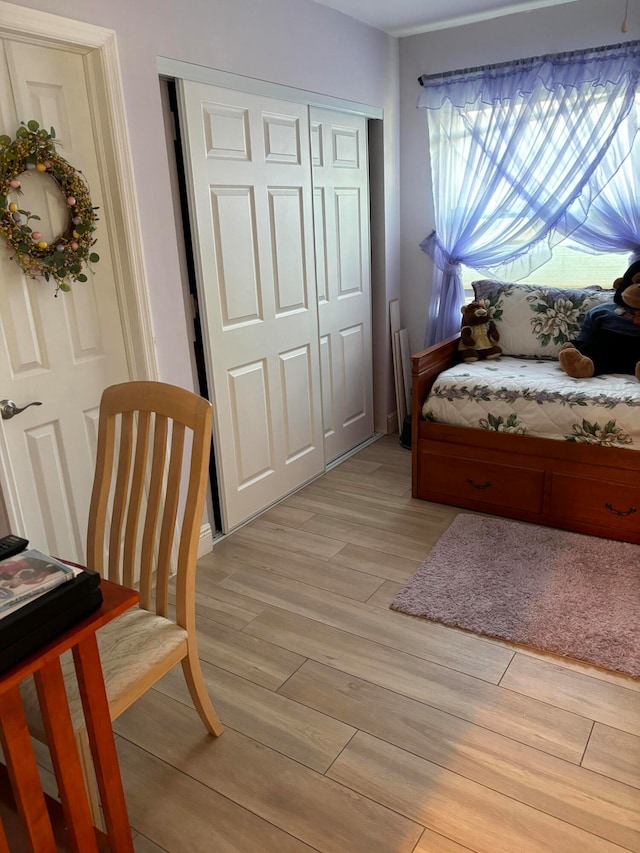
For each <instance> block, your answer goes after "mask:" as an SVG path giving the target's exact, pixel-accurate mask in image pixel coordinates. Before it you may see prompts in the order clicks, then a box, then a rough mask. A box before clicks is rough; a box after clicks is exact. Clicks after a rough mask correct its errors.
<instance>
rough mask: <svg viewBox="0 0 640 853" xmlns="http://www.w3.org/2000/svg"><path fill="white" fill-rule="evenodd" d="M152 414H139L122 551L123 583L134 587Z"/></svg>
mask: <svg viewBox="0 0 640 853" xmlns="http://www.w3.org/2000/svg"><path fill="white" fill-rule="evenodd" d="M150 421H151V414H150V412H139V413H138V418H137V425H136V436H135V442H136V449H135V455H134V460H133V474H132V476H131V488H130V490H129V502H128V506H127V524H126V527H125V532H124V544H123V551H122V583H123V584H124V585H125V586H129V587H132V586H133V585H134V584H135V571H136V563H137V556H138V531H139V529H140V518H141V515H142V512H143V501H144V486H145V477H146V471H147V459H148V456H149V429H150Z"/></svg>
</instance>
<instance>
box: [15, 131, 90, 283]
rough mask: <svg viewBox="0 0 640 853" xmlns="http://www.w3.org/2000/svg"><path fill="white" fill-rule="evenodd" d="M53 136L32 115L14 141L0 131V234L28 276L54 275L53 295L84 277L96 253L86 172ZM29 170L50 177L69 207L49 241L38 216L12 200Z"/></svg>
mask: <svg viewBox="0 0 640 853" xmlns="http://www.w3.org/2000/svg"><path fill="white" fill-rule="evenodd" d="M55 135H56V134H55V130H54V129H53V128H51V130H50V131H46V130H45V129H44V128H41V127H40V125H39V124H38V122H37V121H34V120H31V121H29V122H27V123H26V124H25V123H24V122H22V123H21V126H20V127H19V128H18V130H17V132H16V138H15V139H14V140H12V139H11V138H10V137H8V136H0V233H2V234H4V236H5V237H6V238H7V245H8V247H9V250H10V251H11V252H12V255H11V257H12V260H14V261H16V263H18V265H19V266H20V267H21V268H22V270H23V271H24V273H25V274H26V275H28V276H29V277H30V278H36V277H38V276H43V277H44V279H45V280H46V281H50V280H51V279H53V280H54V281H55V283H56V291H55V295H56V296H57V295H58V291H59V290H62V291H65V292H66V291H69V290H71V284H70V283H71V282H74V281H81V282H85V281H87V280H88V279H87V276H86V275H85V274H84V272H83V269H84V267H85V266H89V265H90V264H95V263H97V262H98V261H99V260H100V257H99V255H97V254H96V253H95V252H92V251H91V247H92V246H93V245H94V243H95V242H96V241H95V239H94V238H93V236H92V235H93V232H94V231H95V229H96V225H95V223H96V221H97V216H96V210H97V209H98V208H96V207H93V205H92V204H91V197H90V195H89V186H88V184H87V181H86V179H85V177H84V175H83V174H82V173H81V172H79V171H77V170H76V169H74V168H73V166H71V165H70V164H69V163H67V161H66V160H65V159H64V158H62V157H61V156H60V155H59V154H58V153H57V151H56V148H55V146H56V144H57V143H56V141H55ZM33 170H35V171H37V172H42V173H46V174H48V175H50V176H51V177H52V178H53V180H54V181H55V183H56V184H57V186H58V188H59V189H60V192H61V193H62V195H63V197H64V200H65V202H66V203H67V206H68V210H69V214H68V221H67V225H66V227H65V229H64V231H63V232H62V234H60V235H59V236H58V237H56V238H55V240H53V241H52V242H51V244H49V243H47V242H46V240H43V239H42V234H41V233H40V231H38V230H36V229H37V226H36V228H35V229H34V227H33V226H32V224H31V223H33V222H36V221H39V220H40V217H39V216H37V215H36V214H35V213H31V212H30V211H28V210H21V209H20V207H19V205H18V204H17V202H16V201H12V200H11V196H12V195H14V194H20V193H21V192H22V190H21V188H20V187H21V178H22V176H23V174H25V173H26V174H27V175H28V174H29V172H30V171H33Z"/></svg>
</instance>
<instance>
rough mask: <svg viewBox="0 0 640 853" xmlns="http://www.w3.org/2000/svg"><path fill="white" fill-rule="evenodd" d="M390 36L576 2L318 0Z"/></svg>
mask: <svg viewBox="0 0 640 853" xmlns="http://www.w3.org/2000/svg"><path fill="white" fill-rule="evenodd" d="M318 2H319V3H322V4H323V5H324V6H331V8H332V9H337V10H338V11H340V12H344V14H345V15H349V17H351V18H355V19H356V20H358V21H363V22H364V23H366V24H370V25H371V26H373V27H376V28H377V29H379V30H384V31H385V32H388V33H390V34H391V35H394V36H409V35H415V34H416V33H424V32H427V31H429V30H442V29H446V28H447V27H451V26H460V25H461V24H472V23H475V22H476V21H484V20H487V19H489V18H497V17H499V16H501V15H511V14H513V13H515V12H528V11H531V10H532V9H540V8H542V7H544V6H556V5H558V4H560V3H574V2H576V0H318Z"/></svg>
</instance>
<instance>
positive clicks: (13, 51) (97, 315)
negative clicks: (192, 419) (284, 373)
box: [0, 40, 129, 562]
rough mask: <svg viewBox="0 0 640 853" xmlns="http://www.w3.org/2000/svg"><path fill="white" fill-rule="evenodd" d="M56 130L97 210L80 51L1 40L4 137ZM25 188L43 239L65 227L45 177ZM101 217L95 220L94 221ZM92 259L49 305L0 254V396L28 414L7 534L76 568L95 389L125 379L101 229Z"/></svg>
mask: <svg viewBox="0 0 640 853" xmlns="http://www.w3.org/2000/svg"><path fill="white" fill-rule="evenodd" d="M30 119H36V121H38V122H39V123H40V124H41V125H42V126H44V127H47V128H49V127H51V126H53V127H54V128H55V130H56V136H57V138H58V140H59V141H60V145H59V147H58V150H59V152H60V154H61V156H62V157H64V158H65V159H66V160H68V161H69V162H70V163H71V165H72V166H74V168H76V169H79V170H81V171H82V172H83V173H84V175H85V176H86V177H87V179H88V181H89V185H90V188H91V197H92V200H93V203H94V204H95V205H97V206H98V207H102V192H101V187H100V176H99V172H98V165H97V158H96V154H95V143H94V137H93V131H92V119H91V111H90V103H89V96H88V88H87V82H86V78H85V69H84V63H83V58H82V56H81V55H79V54H77V53H72V52H66V51H63V50H59V49H53V48H46V47H42V46H35V45H30V44H26V43H22V42H14V41H9V40H6V41H4V42H2V54H1V56H0V125H1V132H2V133H6V134H7V135H9V136H11V137H13V135H14V133H15V131H16V129H17V127H18V125H19V122H20V121H25V122H26V121H28V120H30ZM42 177H43V176H34V174H33V173H30V175H29V177H28V178H25V179H24V181H23V186H24V187H25V190H26V192H28V200H25V202H24V203H25V205H26V204H27V203H28V205H29V207H28V209H30V210H31V211H32V212H36V211H37V213H38V214H39V215H40V216H41V217H42V223H39V225H40V230H41V231H42V233H43V236H44V237H45V239H46V238H47V236H48V237H49V238H50V239H52V238H55V236H56V235H57V234H58V233H60V231H61V230H62V224H63V223H64V222H65V221H66V210H65V205H64V203H63V201H62V199H61V198H60V194H59V192H58V191H57V189H56V188H55V187H53V186H51V184H50V183H49V186H47V183H48V182H50V179H49V178H45V179H43V180H40V178H42ZM98 215H100V214H98ZM96 236H97V239H98V243H97V245H96V250H97V251H98V253H99V255H100V262H99V263H98V264H97V265H96V266H95V276H92V275H91V274H90V273H89V274H88V275H89V282H87V283H86V284H84V285H83V284H80V283H79V284H76V285H74V286H73V289H72V292H71V293H61V294H60V295H59V296H58V297H57V298H54V286H53V285H52V284H50V283H46V282H44V280H40V279H38V280H30V279H27V278H26V277H25V276H24V275H23V274H22V272H21V271H20V269H19V267H18V266H17V265H16V264H15V262H13V261H11V260H10V252H9V251H7V250H5V248H4V246H3V247H0V248H1V251H0V349H1V352H2V355H1V357H0V398H7V399H11V400H13V401H15V403H16V404H17V405H18V406H23V405H25V404H26V403H30V402H32V401H34V400H37V401H40V402H41V403H42V405H41V406H37V407H35V406H34V407H32V408H28V409H27V410H26V411H25V412H23V413H22V414H20V415H17V416H15V417H13V418H12V419H11V420H2V421H1V422H0V423H1V426H0V440H1V442H2V454H1V458H2V464H3V468H4V471H3V472H2V474H3V477H2V484H3V490H4V492H5V500H6V503H7V514H8V516H9V519H10V522H11V524H12V527H13V528H14V532H16V533H22V534H24V535H25V536H26V537H27V538H28V539H29V540H30V542H31V544H32V546H33V547H36V548H40V549H42V550H44V551H48V552H49V553H52V554H57V555H59V556H62V557H65V558H69V559H72V560H77V561H80V562H81V561H82V560H83V559H84V547H85V538H86V525H87V513H88V507H89V498H90V494H91V485H92V482H93V471H94V465H95V441H96V428H97V416H98V406H99V402H100V395H101V393H102V390H103V389H104V388H105V387H106V386H107V385H110V384H112V383H114V382H122V381H126V380H127V379H129V369H128V365H127V359H126V353H125V347H124V341H123V335H122V329H121V321H120V314H119V309H118V300H117V295H116V289H115V283H114V275H113V259H112V253H111V247H110V245H109V235H108V233H107V230H106V228H105V227H104V225H101V224H100V223H98V230H97V232H96Z"/></svg>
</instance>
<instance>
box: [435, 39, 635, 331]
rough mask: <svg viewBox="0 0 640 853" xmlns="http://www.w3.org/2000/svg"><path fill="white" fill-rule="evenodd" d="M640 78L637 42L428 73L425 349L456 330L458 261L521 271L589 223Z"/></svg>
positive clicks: (512, 274)
mask: <svg viewBox="0 0 640 853" xmlns="http://www.w3.org/2000/svg"><path fill="white" fill-rule="evenodd" d="M639 77H640V42H629V43H627V44H625V45H616V46H613V47H608V48H601V49H594V50H588V51H577V52H574V53H570V54H558V55H555V56H545V57H537V58H533V59H527V60H521V61H516V62H513V63H504V64H502V65H497V66H489V67H487V68H482V69H472V70H469V71H463V72H461V73H456V74H452V75H442V76H439V77H435V78H421V82H422V85H423V90H422V92H421V94H420V97H419V99H418V107H420V108H424V109H426V110H427V117H428V127H429V140H430V154H431V173H432V182H433V198H434V207H435V223H436V227H435V229H434V231H433V232H432V233H431V234H430V235H429V236H428V237H426V238H425V240H423V242H422V243H421V248H422V249H423V251H425V252H426V253H427V254H428V255H429V256H430V257H431V259H432V260H433V262H434V265H435V270H434V277H433V286H432V291H431V303H430V307H429V318H428V323H427V331H426V336H425V344H426V345H427V346H428V345H430V344H432V343H436V342H437V341H439V340H442V339H443V338H445V337H448V336H449V335H452V334H454V333H455V332H456V331H457V330H458V329H459V326H460V306H461V305H462V303H463V292H462V280H461V277H460V266H461V264H464V265H466V266H469V267H473V268H474V269H478V270H481V271H486V272H487V274H491V275H493V276H494V277H509V278H521V277H523V276H525V275H526V274H527V273H528V272H529V271H530V270H531V269H533V268H535V267H536V266H538V265H539V264H540V263H542V262H544V260H546V259H548V257H550V254H551V248H552V246H553V244H554V241H555V242H557V241H558V240H559V239H560V236H558V235H559V234H560V235H562V236H565V235H567V234H568V233H570V232H571V231H573V232H575V231H576V230H577V228H578V227H579V226H581V225H582V224H583V222H584V220H585V219H586V215H587V211H588V208H589V205H588V198H589V193H588V192H586V191H585V188H586V187H588V185H589V181H590V179H591V177H592V176H593V174H594V173H595V172H596V170H597V169H598V167H599V166H600V164H601V162H602V160H603V158H604V157H605V155H606V153H607V151H608V150H609V148H610V146H611V145H612V142H613V140H614V139H616V134H617V132H618V128H619V127H620V125H621V123H622V122H623V121H624V119H625V118H626V117H627V116H628V114H629V112H630V111H631V109H632V107H633V105H634V97H635V90H636V87H637V85H638V79H639ZM621 145H624V143H623V142H622V143H621ZM627 153H628V152H627ZM579 197H581V198H582V200H583V207H582V208H579V207H574V209H573V211H572V214H571V216H570V217H569V216H568V210H569V207H570V206H571V205H572V203H573V202H575V200H576V199H578V198H579Z"/></svg>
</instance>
